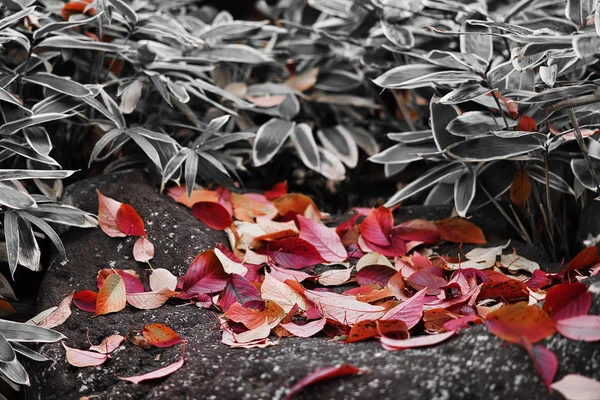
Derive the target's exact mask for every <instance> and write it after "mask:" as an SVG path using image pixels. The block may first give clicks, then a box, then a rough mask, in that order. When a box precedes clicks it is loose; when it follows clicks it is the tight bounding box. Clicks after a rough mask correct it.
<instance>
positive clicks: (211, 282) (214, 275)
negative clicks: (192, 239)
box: [178, 250, 229, 298]
mask: <svg viewBox="0 0 600 400" xmlns="http://www.w3.org/2000/svg"><path fill="white" fill-rule="evenodd" d="M228 280H229V275H227V273H226V272H225V270H224V269H223V266H222V265H221V261H219V259H218V258H217V256H216V254H215V251H214V250H206V251H203V252H201V253H200V254H198V255H197V256H196V258H194V260H193V261H192V263H191V264H190V266H189V268H188V270H187V272H186V273H185V275H184V276H183V277H182V278H180V286H179V285H178V287H181V289H183V292H184V294H185V295H186V296H187V297H184V298H189V297H194V296H196V295H198V294H203V293H216V292H220V291H221V290H223V289H224V288H225V286H226V285H227V281H228Z"/></svg>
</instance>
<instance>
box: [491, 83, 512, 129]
mask: <svg viewBox="0 0 600 400" xmlns="http://www.w3.org/2000/svg"><path fill="white" fill-rule="evenodd" d="M492 97H493V98H494V101H495V102H496V105H497V106H498V110H499V111H500V114H502V119H503V120H504V125H506V129H507V130H510V126H509V125H508V120H507V119H506V115H504V110H503V109H502V106H500V101H498V96H496V91H495V90H492Z"/></svg>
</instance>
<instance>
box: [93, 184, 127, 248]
mask: <svg viewBox="0 0 600 400" xmlns="http://www.w3.org/2000/svg"><path fill="white" fill-rule="evenodd" d="M96 194H97V195H98V224H99V225H100V229H102V231H104V233H106V234H107V235H108V236H110V237H124V236H127V234H126V233H124V232H123V231H122V230H121V229H120V228H119V226H118V224H117V214H118V213H119V209H120V207H121V205H122V204H123V203H119V202H118V201H116V200H114V199H111V198H110V197H106V196H104V195H103V194H102V193H100V191H99V190H97V189H96Z"/></svg>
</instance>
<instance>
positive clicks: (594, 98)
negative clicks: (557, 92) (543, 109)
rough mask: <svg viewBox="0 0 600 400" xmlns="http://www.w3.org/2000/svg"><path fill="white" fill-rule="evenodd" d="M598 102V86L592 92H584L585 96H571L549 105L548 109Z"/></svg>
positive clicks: (599, 90) (554, 109)
mask: <svg viewBox="0 0 600 400" xmlns="http://www.w3.org/2000/svg"><path fill="white" fill-rule="evenodd" d="M598 102H600V88H598V89H596V90H595V91H594V93H592V94H586V95H585V96H579V97H572V98H570V99H566V100H562V101H559V102H558V103H554V104H553V105H551V106H550V107H549V108H548V110H550V111H558V110H564V109H565V108H573V107H579V106H585V105H587V104H593V103H598Z"/></svg>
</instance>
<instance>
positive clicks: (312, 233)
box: [296, 215, 348, 262]
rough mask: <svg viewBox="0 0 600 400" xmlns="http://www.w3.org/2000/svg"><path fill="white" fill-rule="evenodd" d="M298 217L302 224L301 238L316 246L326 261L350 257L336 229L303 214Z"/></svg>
mask: <svg viewBox="0 0 600 400" xmlns="http://www.w3.org/2000/svg"><path fill="white" fill-rule="evenodd" d="M296 218H297V219H298V224H299V225H300V238H301V239H304V240H306V241H307V242H309V243H311V244H312V245H313V246H315V248H316V249H317V251H318V252H319V253H320V254H321V257H323V259H324V260H325V261H329V262H340V261H344V260H345V259H346V258H348V253H347V252H346V248H345V247H344V245H343V244H342V240H341V239H340V237H339V236H338V235H337V233H336V232H335V230H333V229H331V228H328V227H326V226H325V225H322V224H319V223H318V222H315V221H313V220H311V219H308V218H305V217H303V216H301V215H298V216H297V217H296Z"/></svg>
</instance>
